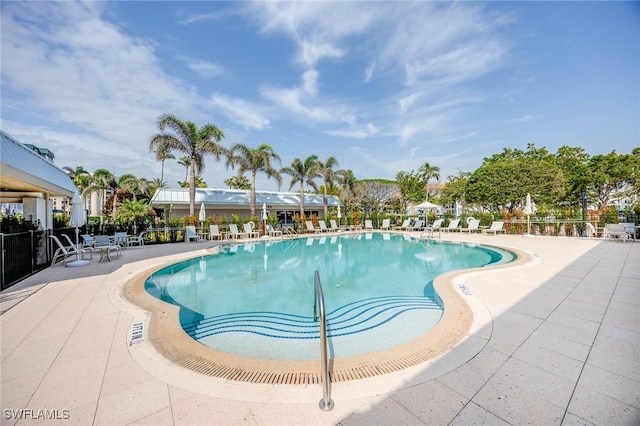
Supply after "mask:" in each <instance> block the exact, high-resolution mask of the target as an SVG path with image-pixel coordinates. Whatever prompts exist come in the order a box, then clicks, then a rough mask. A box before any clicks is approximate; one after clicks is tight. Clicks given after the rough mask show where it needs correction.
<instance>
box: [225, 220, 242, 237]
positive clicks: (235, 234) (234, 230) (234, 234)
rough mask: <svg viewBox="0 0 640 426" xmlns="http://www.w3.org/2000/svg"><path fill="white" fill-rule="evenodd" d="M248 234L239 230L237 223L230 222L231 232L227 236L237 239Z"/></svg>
mask: <svg viewBox="0 0 640 426" xmlns="http://www.w3.org/2000/svg"><path fill="white" fill-rule="evenodd" d="M246 236H247V234H246V233H244V232H240V231H238V225H236V224H235V223H231V224H229V233H228V234H227V238H231V239H234V240H237V239H238V238H245V237H246Z"/></svg>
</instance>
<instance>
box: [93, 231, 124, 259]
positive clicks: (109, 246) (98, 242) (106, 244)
mask: <svg viewBox="0 0 640 426" xmlns="http://www.w3.org/2000/svg"><path fill="white" fill-rule="evenodd" d="M93 238H94V240H95V242H94V244H93V250H94V251H96V250H97V251H99V252H100V258H101V259H102V258H104V255H105V253H106V254H107V257H108V258H110V253H111V252H112V251H114V252H116V254H117V255H118V257H120V255H121V254H122V253H121V251H120V250H121V248H120V245H119V244H113V243H112V242H111V237H109V236H108V235H96V236H95V237H93Z"/></svg>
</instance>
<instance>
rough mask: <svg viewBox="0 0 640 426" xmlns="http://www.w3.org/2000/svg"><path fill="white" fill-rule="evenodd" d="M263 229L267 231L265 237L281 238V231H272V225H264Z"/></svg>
mask: <svg viewBox="0 0 640 426" xmlns="http://www.w3.org/2000/svg"><path fill="white" fill-rule="evenodd" d="M265 228H266V230H267V235H268V236H270V237H280V238H282V230H281V229H274V227H273V226H272V225H265Z"/></svg>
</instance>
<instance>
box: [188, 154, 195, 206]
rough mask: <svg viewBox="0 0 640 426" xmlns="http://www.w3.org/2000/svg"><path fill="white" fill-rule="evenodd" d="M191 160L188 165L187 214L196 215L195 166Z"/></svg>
mask: <svg viewBox="0 0 640 426" xmlns="http://www.w3.org/2000/svg"><path fill="white" fill-rule="evenodd" d="M194 163H195V161H191V165H190V166H189V216H195V215H196V166H195V164H194Z"/></svg>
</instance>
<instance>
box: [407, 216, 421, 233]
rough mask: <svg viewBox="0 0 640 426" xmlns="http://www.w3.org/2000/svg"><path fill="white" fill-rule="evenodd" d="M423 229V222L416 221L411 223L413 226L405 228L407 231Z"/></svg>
mask: <svg viewBox="0 0 640 426" xmlns="http://www.w3.org/2000/svg"><path fill="white" fill-rule="evenodd" d="M423 228H424V222H422V220H420V219H418V220H416V221H415V222H414V223H413V225H411V224H410V225H409V226H407V231H420V230H422V229H423Z"/></svg>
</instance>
